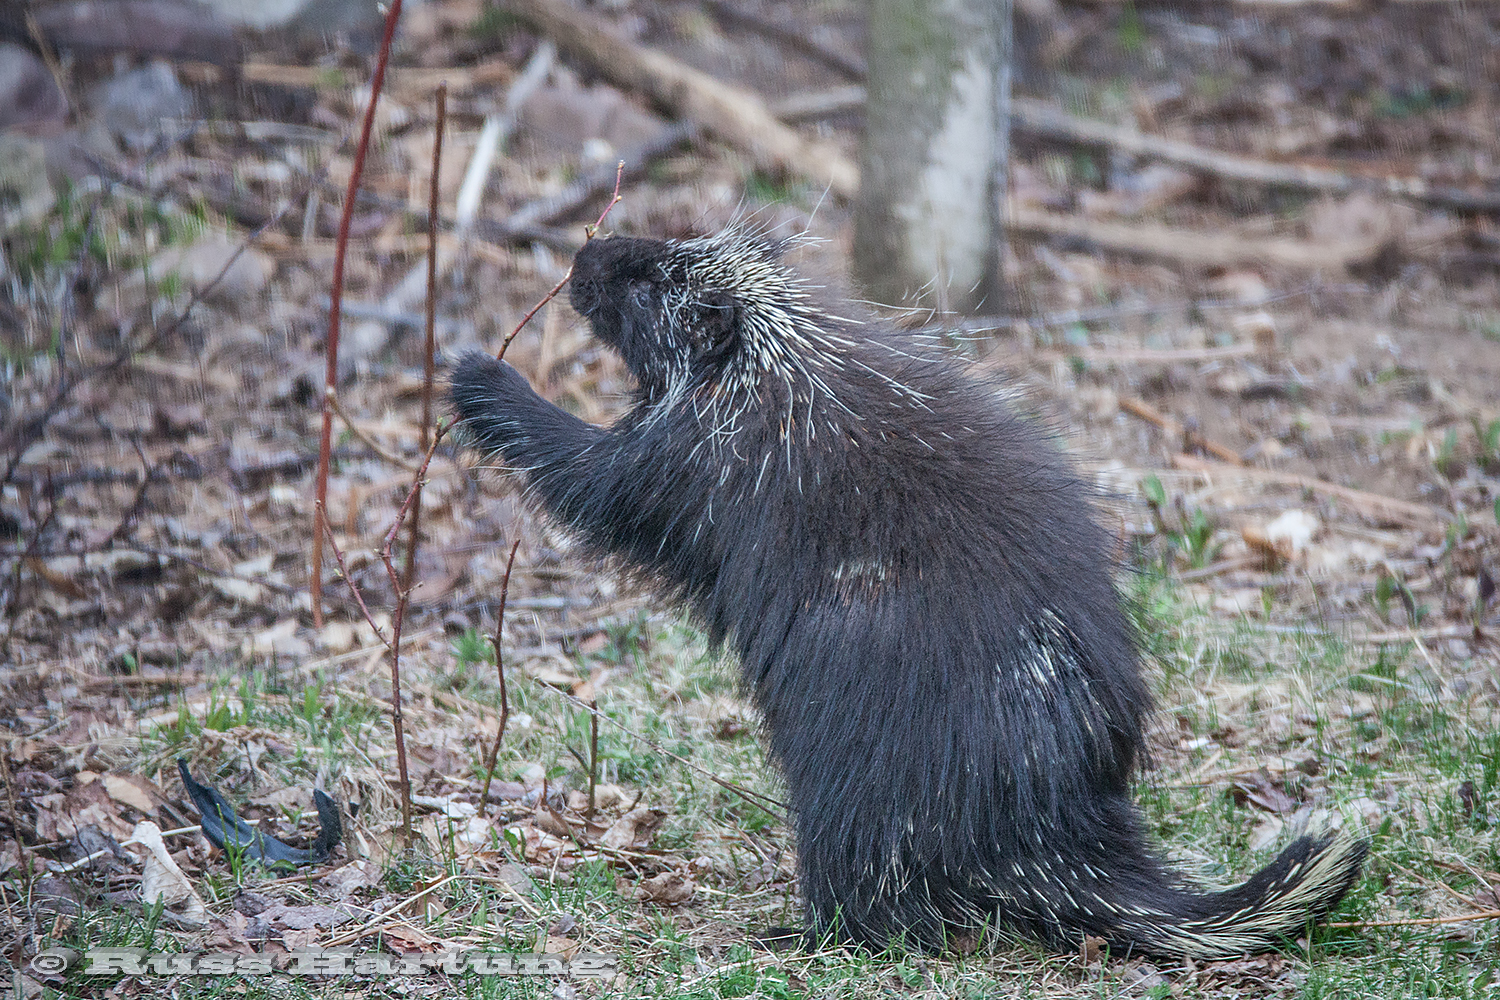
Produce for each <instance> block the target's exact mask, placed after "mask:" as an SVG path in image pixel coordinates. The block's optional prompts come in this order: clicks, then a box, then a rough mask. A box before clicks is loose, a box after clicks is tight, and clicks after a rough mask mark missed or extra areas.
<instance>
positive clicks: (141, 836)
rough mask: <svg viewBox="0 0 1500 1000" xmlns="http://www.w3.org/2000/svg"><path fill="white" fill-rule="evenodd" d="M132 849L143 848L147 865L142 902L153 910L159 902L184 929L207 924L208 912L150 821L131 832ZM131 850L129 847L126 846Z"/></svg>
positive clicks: (144, 873)
mask: <svg viewBox="0 0 1500 1000" xmlns="http://www.w3.org/2000/svg"><path fill="white" fill-rule="evenodd" d="M130 840H131V841H133V842H134V845H133V846H137V847H141V848H144V851H145V854H146V862H145V865H144V866H143V867H142V869H141V902H143V903H145V904H146V905H147V906H151V905H153V904H154V903H156V902H157V901H158V900H160V901H161V904H162V906H163V907H165V908H166V909H167V910H169V911H171V912H172V913H174V914H175V915H176V916H177V918H178V921H179V922H180V923H181V924H182V925H183V926H184V927H190V928H194V929H196V928H201V927H203V926H205V924H206V923H207V917H208V909H207V907H205V906H204V905H203V900H201V899H199V898H198V894H197V893H196V892H194V891H193V886H192V884H191V883H190V882H188V879H187V876H186V875H184V874H183V873H182V869H181V868H179V867H177V862H176V861H174V860H172V855H171V854H169V853H167V845H166V844H165V843H163V842H162V839H161V829H160V828H159V827H158V826H157V825H156V824H155V823H152V822H150V821H144V822H141V823H137V824H136V825H135V829H134V830H133V831H131V834H130ZM127 846H130V845H127Z"/></svg>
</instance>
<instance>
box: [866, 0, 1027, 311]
mask: <svg viewBox="0 0 1500 1000" xmlns="http://www.w3.org/2000/svg"><path fill="white" fill-rule="evenodd" d="M1010 48H1011V0H872V2H871V4H870V23H869V44H868V49H869V76H868V81H867V88H868V94H869V97H868V103H867V105H866V112H865V137H864V147H863V151H862V156H861V163H860V189H859V200H858V203H857V204H856V206H855V214H854V276H855V279H856V280H857V281H859V282H860V283H861V285H862V286H863V288H864V291H865V293H866V294H867V295H869V296H870V297H871V298H872V299H875V300H876V301H881V302H889V303H904V304H908V305H912V304H920V305H922V306H926V307H933V308H938V309H941V310H944V311H948V310H956V311H960V312H974V311H977V310H979V309H980V308H981V307H983V308H984V309H985V311H989V312H993V311H996V310H997V309H998V308H999V306H1000V300H1001V291H1002V288H1003V282H1002V280H1001V273H1000V262H1001V259H1002V254H1001V250H1002V247H1003V244H1004V234H1003V228H1002V219H1003V212H1002V209H1003V206H1004V203H1005V186H1006V185H1005V176H1006V169H1007V163H1008V148H1009V139H1010V135H1009V132H1010V130H1009V118H1010V115H1009V105H1010Z"/></svg>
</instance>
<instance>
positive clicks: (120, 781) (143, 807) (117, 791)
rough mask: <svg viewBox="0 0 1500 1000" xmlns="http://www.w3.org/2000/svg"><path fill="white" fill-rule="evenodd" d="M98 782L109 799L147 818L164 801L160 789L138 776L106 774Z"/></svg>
mask: <svg viewBox="0 0 1500 1000" xmlns="http://www.w3.org/2000/svg"><path fill="white" fill-rule="evenodd" d="M99 780H100V781H101V782H102V783H103V784H104V790H105V791H106V792H108V793H109V797H110V798H112V799H114V800H115V801H116V802H118V803H120V804H121V805H125V806H129V807H130V808H132V809H134V810H135V811H136V812H139V813H145V814H146V815H148V816H149V815H150V814H151V813H154V812H155V811H156V810H157V807H158V806H160V805H161V804H162V803H163V802H164V801H166V800H165V798H164V797H163V796H162V794H161V789H159V788H157V787H156V785H154V784H152V783H151V782H150V781H148V780H147V779H146V778H144V777H141V776H140V775H138V774H114V773H107V774H104V775H102V776H100V779H99Z"/></svg>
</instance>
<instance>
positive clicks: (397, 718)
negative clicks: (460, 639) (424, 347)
mask: <svg viewBox="0 0 1500 1000" xmlns="http://www.w3.org/2000/svg"><path fill="white" fill-rule="evenodd" d="M447 432H448V428H447V426H446V425H445V426H442V427H439V428H438V431H437V433H436V434H434V435H433V437H432V441H431V442H430V443H429V444H428V445H427V454H426V455H425V456H424V457H423V459H422V467H421V468H420V469H418V470H417V474H416V476H415V477H414V478H413V479H412V484H411V489H410V490H408V491H407V493H406V500H405V501H403V502H402V504H401V509H400V510H398V511H396V517H395V520H393V521H392V522H391V530H390V531H387V532H386V534H385V545H384V546H382V547H381V549H380V561H381V563H382V564H383V565H384V566H385V572H386V575H387V576H388V577H389V578H390V581H391V589H393V590H394V591H395V592H396V613H395V614H394V615H392V616H391V644H390V650H391V728H392V729H393V730H394V733H395V737H396V770H397V772H398V773H399V776H400V780H401V832H402V836H403V837H404V838H405V842H406V846H407V847H410V846H411V843H412V830H411V775H410V772H409V771H408V770H407V767H406V729H405V715H404V713H403V710H402V707H401V626H402V624H403V623H404V622H405V621H406V609H407V608H408V607H409V606H410V604H411V591H410V590H408V589H406V588H405V587H403V586H402V585H401V576H400V574H399V573H397V572H396V563H395V559H394V557H393V556H392V554H391V553H392V550H393V549H394V548H395V545H396V538H397V537H398V536H399V535H400V534H401V523H402V522H403V521H404V520H406V517H407V515H408V514H409V513H410V512H411V509H412V507H413V505H414V504H416V503H417V502H418V501H419V499H420V497H421V495H422V481H423V480H424V479H425V478H426V476H427V467H428V466H429V465H430V464H431V463H432V456H433V453H434V452H436V451H437V446H438V442H440V441H441V440H443V436H444V435H445V434H446V433H447Z"/></svg>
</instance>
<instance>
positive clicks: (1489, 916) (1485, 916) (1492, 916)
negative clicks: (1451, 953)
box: [1323, 910, 1500, 927]
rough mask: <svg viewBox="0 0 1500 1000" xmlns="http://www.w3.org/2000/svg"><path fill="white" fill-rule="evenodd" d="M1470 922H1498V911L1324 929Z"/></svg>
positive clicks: (1344, 922) (1355, 923)
mask: <svg viewBox="0 0 1500 1000" xmlns="http://www.w3.org/2000/svg"><path fill="white" fill-rule="evenodd" d="M1470 920H1500V910H1484V911H1483V912H1480V913H1461V914H1459V915H1458V916H1456V917H1418V918H1413V919H1409V920H1335V921H1331V922H1329V923H1326V924H1324V925H1323V926H1324V927H1427V926H1431V925H1433V924H1462V923H1467V922H1468V921H1470Z"/></svg>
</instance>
